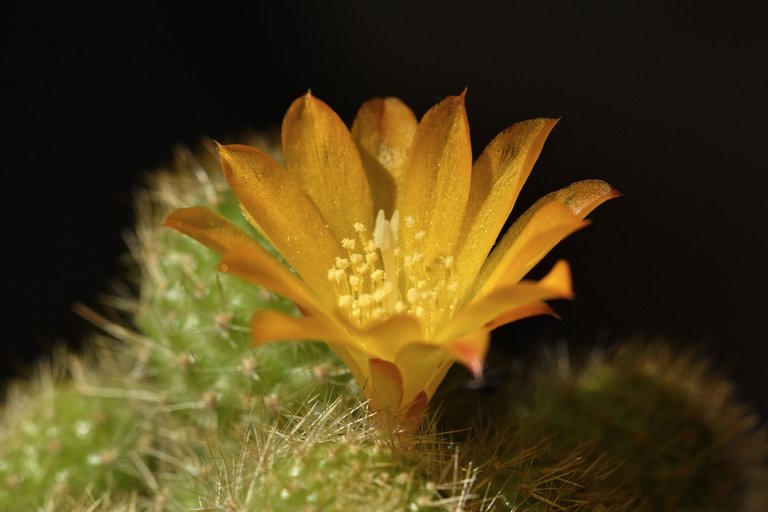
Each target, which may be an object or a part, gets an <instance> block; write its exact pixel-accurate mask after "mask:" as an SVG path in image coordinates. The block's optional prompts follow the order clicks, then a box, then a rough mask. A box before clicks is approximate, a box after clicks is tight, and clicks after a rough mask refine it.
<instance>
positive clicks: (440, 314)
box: [328, 210, 459, 336]
mask: <svg viewBox="0 0 768 512" xmlns="http://www.w3.org/2000/svg"><path fill="white" fill-rule="evenodd" d="M353 228H354V230H355V233H357V236H358V240H353V239H351V238H344V239H342V240H341V247H342V248H343V249H345V250H346V252H347V255H346V257H337V258H336V261H335V264H334V266H333V267H331V269H329V271H328V281H330V282H331V283H332V285H333V287H334V290H335V292H336V294H337V297H338V299H337V304H336V305H337V306H338V307H339V309H340V310H341V311H343V312H345V313H346V314H347V315H348V317H349V318H350V319H351V320H352V321H353V322H354V323H355V324H357V325H358V326H359V327H367V326H370V325H373V324H375V323H378V322H381V321H383V320H385V319H386V318H388V317H390V316H392V315H401V314H407V315H409V316H412V317H414V318H417V319H419V321H420V322H421V323H422V326H423V327H424V329H425V331H426V332H425V334H426V335H427V336H429V335H430V334H432V333H433V332H434V331H435V330H436V329H437V327H439V325H440V324H441V322H443V321H444V320H446V319H447V318H450V317H451V316H453V313H454V311H455V309H456V307H457V305H458V288H459V286H458V282H457V281H456V280H455V279H454V277H453V267H454V258H453V256H452V255H444V256H442V257H439V258H437V259H435V260H434V261H433V262H426V261H425V258H424V247H423V244H424V243H425V240H426V237H427V233H426V231H424V230H423V229H418V226H417V223H416V221H415V220H414V218H413V217H410V216H409V217H406V218H405V219H403V224H402V232H401V224H400V215H399V213H398V211H397V210H395V212H394V213H393V214H392V216H391V217H390V218H389V219H387V217H386V215H385V213H384V211H383V210H379V212H378V215H377V216H376V224H375V225H374V226H373V230H369V229H368V227H367V226H365V225H364V224H362V223H359V222H358V223H355V224H354V225H353ZM401 237H409V238H411V239H412V240H414V241H415V243H414V244H411V247H412V249H411V251H410V252H409V253H407V254H406V253H404V251H403V250H402V249H401V247H400V240H401Z"/></svg>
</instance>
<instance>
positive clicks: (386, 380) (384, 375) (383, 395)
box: [365, 358, 403, 417]
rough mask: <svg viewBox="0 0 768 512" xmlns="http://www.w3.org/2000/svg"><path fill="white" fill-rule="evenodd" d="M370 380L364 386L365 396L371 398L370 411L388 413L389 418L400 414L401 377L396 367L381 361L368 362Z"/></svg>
mask: <svg viewBox="0 0 768 512" xmlns="http://www.w3.org/2000/svg"><path fill="white" fill-rule="evenodd" d="M368 371H369V372H370V380H369V382H367V383H366V384H365V387H366V388H368V389H365V392H366V395H367V396H370V397H371V403H370V406H371V409H373V410H374V411H382V412H385V413H388V414H389V415H390V416H391V417H394V416H396V415H397V414H398V413H399V412H400V405H401V404H402V402H403V377H402V375H401V374H400V370H399V369H398V368H397V366H396V365H395V364H393V363H390V362H389V361H384V360H382V359H376V358H373V359H370V360H369V361H368Z"/></svg>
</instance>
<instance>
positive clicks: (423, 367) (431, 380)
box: [394, 343, 454, 403]
mask: <svg viewBox="0 0 768 512" xmlns="http://www.w3.org/2000/svg"><path fill="white" fill-rule="evenodd" d="M394 361H395V365H396V366H397V367H398V368H400V373H401V374H402V375H403V400H404V402H406V403H408V402H409V401H412V400H413V399H414V398H416V397H417V396H418V394H419V392H422V391H423V392H425V393H426V395H427V399H428V400H429V399H431V398H432V396H433V395H434V394H435V390H437V386H438V385H439V384H440V383H441V382H442V381H443V378H444V377H445V374H446V373H447V372H448V369H449V368H450V367H451V365H452V364H453V361H454V357H453V356H452V355H451V354H449V353H447V352H446V351H445V348H444V347H442V346H440V345H435V344H431V343H409V344H408V345H405V346H404V347H403V348H402V349H400V350H399V351H398V353H397V356H396V357H395V360H394Z"/></svg>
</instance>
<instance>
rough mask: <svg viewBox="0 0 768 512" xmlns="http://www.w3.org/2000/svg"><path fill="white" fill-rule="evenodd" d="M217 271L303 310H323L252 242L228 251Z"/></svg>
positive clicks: (285, 270)
mask: <svg viewBox="0 0 768 512" xmlns="http://www.w3.org/2000/svg"><path fill="white" fill-rule="evenodd" d="M219 269H220V270H221V271H222V272H229V273H231V274H234V275H237V276H240V277H242V278H243V279H246V280H248V281H251V282H252V283H256V284H258V285H261V286H263V287H265V288H267V289H269V290H272V291H274V292H277V293H279V294H281V295H284V296H286V297H288V298H289V299H291V300H292V301H293V302H295V303H296V305H297V306H298V307H299V308H301V309H303V310H305V311H309V312H311V313H313V314H318V313H319V312H321V311H323V309H324V308H323V307H322V306H321V305H320V304H319V303H318V301H317V299H315V298H314V296H313V294H312V293H311V292H310V291H309V290H307V288H306V286H304V284H303V283H302V282H301V281H299V279H298V278H297V277H296V276H295V275H294V274H293V273H292V272H291V271H290V270H288V269H287V268H286V267H285V266H283V265H281V264H280V263H279V262H278V261H277V260H275V258H274V257H272V255H271V254H269V253H268V252H267V251H266V249H264V248H263V247H261V246H260V245H259V244H257V243H255V242H252V243H250V244H247V245H239V246H237V247H234V248H232V249H230V250H229V251H228V252H227V253H226V254H225V255H224V259H223V260H222V262H221V264H220V265H219Z"/></svg>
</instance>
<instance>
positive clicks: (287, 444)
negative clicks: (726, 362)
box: [0, 138, 768, 512]
mask: <svg viewBox="0 0 768 512" xmlns="http://www.w3.org/2000/svg"><path fill="white" fill-rule="evenodd" d="M251 142H252V143H255V144H259V145H262V146H265V147H267V148H269V140H268V139H264V138H257V139H255V140H253V141H251ZM136 202H137V226H136V230H135V232H134V233H133V234H132V235H131V236H130V237H129V238H128V242H129V243H128V246H129V250H130V252H131V255H132V257H133V260H134V261H135V264H134V265H133V266H132V267H131V270H132V272H133V276H134V280H135V288H136V290H137V293H135V294H133V295H132V294H131V293H130V292H126V291H118V292H117V293H116V294H115V295H114V296H112V297H110V298H108V300H107V301H106V302H105V306H103V307H102V308H101V309H102V310H107V313H104V314H102V313H97V312H95V311H94V310H92V309H90V308H87V307H85V306H79V307H78V311H79V313H80V314H82V315H83V316H85V317H86V318H88V319H90V320H91V321H93V323H94V324H96V325H97V326H98V327H99V328H100V329H101V330H102V331H104V332H105V334H102V335H98V336H94V340H93V341H94V342H93V343H91V345H90V346H91V348H90V349H88V350H86V352H85V353H84V354H82V355H79V356H74V355H72V354H66V353H61V354H55V355H53V356H52V358H51V362H48V363H41V364H40V368H39V370H38V372H37V375H36V376H35V377H34V378H30V379H28V380H27V381H26V382H19V383H15V384H14V385H12V386H10V387H9V391H8V393H7V398H6V400H5V404H4V406H3V409H2V412H0V510H2V511H4V510H74V511H85V510H91V511H101V510H103V511H106V510H114V511H126V512H127V511H136V510H148V511H150V510H213V511H215V510H228V511H231V510H238V511H239V510H242V511H245V510H271V511H282V510H317V511H320V510H377V511H389V510H392V511H395V510H421V511H432V510H435V511H439V510H445V511H448V510H453V511H459V510H462V511H468V510H476V511H481V512H489V511H523V510H525V511H536V512H539V511H587V510H602V511H605V512H608V511H617V512H621V511H628V510H633V511H635V510H641V511H642V510H654V511H655V510H676V511H687V510H728V511H731V510H732V511H745V512H752V511H758V510H765V509H766V508H768V497H767V496H766V491H765V489H766V488H768V478H766V443H765V439H764V437H760V435H761V432H760V431H759V427H758V425H757V422H756V420H755V417H754V415H753V414H752V413H751V412H750V411H749V410H748V409H747V408H744V407H743V406H740V405H738V404H737V403H736V401H735V400H734V397H733V392H732V390H731V388H730V386H729V385H728V384H727V383H726V382H725V381H724V380H723V379H721V378H719V377H718V376H717V375H716V374H715V373H714V372H713V371H712V369H711V368H710V367H708V366H707V365H706V364H704V363H702V362H701V361H702V360H701V359H698V358H696V357H694V356H693V355H692V354H691V353H688V352H675V351H673V350H671V349H669V348H668V346H667V345H663V344H658V343H656V344H639V343H629V344H624V345H621V346H620V348H617V349H616V350H615V351H613V352H611V353H609V354H608V355H601V354H599V353H597V352H596V353H595V354H596V355H594V356H593V357H592V358H591V359H589V360H588V361H586V362H582V363H579V362H575V361H571V358H569V357H566V356H563V355H562V354H559V355H558V356H557V357H554V358H550V359H549V362H547V363H545V364H539V365H536V364H529V367H528V369H526V371H524V372H522V373H519V374H517V375H516V376H510V378H509V379H508V382H507V385H505V386H504V387H502V389H501V390H500V391H499V392H498V393H496V394H493V395H490V396H480V395H478V394H470V395H469V396H468V395H467V393H466V392H463V393H461V392H458V391H451V390H450V386H446V388H445V389H444V390H443V392H442V394H441V395H440V401H441V403H442V406H441V407H442V411H443V414H442V416H443V418H442V420H441V419H439V417H440V416H441V413H440V412H434V411H433V413H432V414H431V416H429V417H427V418H426V420H425V421H424V424H423V425H422V427H421V430H420V432H419V433H417V434H416V435H415V436H414V437H412V438H409V439H407V440H403V439H401V438H398V437H397V436H392V435H391V433H389V432H384V431H382V430H381V428H380V426H381V423H377V421H376V420H375V418H372V417H371V415H370V413H369V412H368V410H367V407H366V404H364V403H360V400H359V398H358V397H359V390H358V389H357V387H356V384H355V383H354V381H353V380H352V379H351V378H350V376H349V374H348V371H347V370H346V368H345V366H344V365H343V364H341V362H340V361H339V360H338V359H337V358H336V357H335V356H334V355H333V353H332V352H330V351H329V350H328V349H327V347H325V346H324V345H323V344H321V343H299V342H292V343H285V344H267V345H263V346H260V347H258V348H255V349H254V348H252V347H251V346H250V342H249V320H250V316H251V314H252V313H253V311H256V310H259V309H264V308H274V309H278V310H280V311H282V312H285V313H290V314H297V312H296V310H295V307H294V306H293V304H291V303H290V302H289V301H287V300H286V299H284V298H282V297H279V296H277V295H275V294H272V293H268V292H266V291H264V290H261V289H258V288H256V287H254V286H252V285H249V284H246V283H244V282H242V281H239V280H238V279H236V278H233V277H231V276H228V275H223V274H220V273H218V272H217V271H216V264H217V261H218V258H217V256H216V255H214V254H213V253H212V252H211V251H209V250H208V249H206V248H204V247H202V246H201V245H199V244H198V243H197V242H194V241H192V240H191V239H188V238H186V237H184V236H182V235H180V234H178V233H176V232H172V231H170V230H165V229H162V228H160V227H159V224H160V222H161V220H162V219H163V218H164V217H165V215H166V214H167V212H168V211H170V210H171V209H173V208H176V207H180V206H188V205H193V204H201V205H207V206H209V207H212V208H215V209H216V210H217V211H218V212H219V213H221V214H222V215H225V216H226V217H228V218H229V219H231V220H232V221H233V222H236V223H238V225H239V226H240V227H242V228H243V229H247V230H250V232H251V234H252V235H253V236H255V237H258V233H256V232H255V231H254V230H253V229H252V228H251V227H250V225H249V224H248V222H247V221H246V220H244V219H243V217H242V215H241V213H240V210H239V206H238V204H237V202H236V201H235V199H234V197H233V196H232V194H231V193H230V192H229V191H228V189H227V187H226V184H225V183H224V180H223V179H221V178H220V177H219V172H218V168H217V163H216V160H215V158H214V157H213V152H212V150H211V146H210V145H209V144H206V145H204V147H203V149H201V150H200V151H198V152H196V153H193V152H190V151H188V150H185V149H180V150H178V151H177V155H176V158H175V161H174V168H173V169H170V170H163V171H159V172H157V173H155V174H154V175H152V176H151V177H150V178H149V186H148V187H147V189H146V190H145V191H143V192H141V193H139V195H138V196H137V200H136ZM261 241H262V243H263V244H264V245H265V247H268V248H269V244H268V242H267V241H266V240H263V239H262V240H261ZM123 288H124V289H125V288H126V287H123ZM127 288H128V289H130V286H129V287H127ZM106 316H109V317H110V318H106ZM454 373H455V375H456V376H457V378H458V379H461V380H466V379H467V378H468V377H467V375H466V372H465V371H464V370H463V369H458V370H457V371H456V372H454ZM435 403H437V402H435ZM473 411H474V413H476V414H474V413H473ZM457 418H458V419H457ZM470 420H471V421H470Z"/></svg>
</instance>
